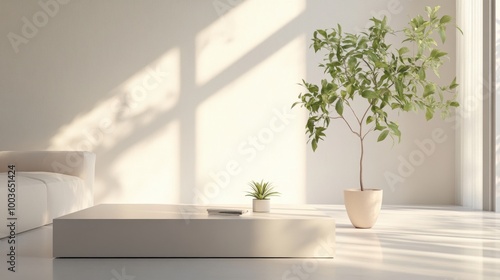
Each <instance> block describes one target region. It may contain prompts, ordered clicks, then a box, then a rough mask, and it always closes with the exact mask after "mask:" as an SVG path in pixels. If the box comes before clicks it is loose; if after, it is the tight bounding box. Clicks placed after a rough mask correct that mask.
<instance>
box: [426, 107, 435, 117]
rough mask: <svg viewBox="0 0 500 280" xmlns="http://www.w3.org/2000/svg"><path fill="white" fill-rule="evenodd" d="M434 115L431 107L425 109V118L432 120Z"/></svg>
mask: <svg viewBox="0 0 500 280" xmlns="http://www.w3.org/2000/svg"><path fill="white" fill-rule="evenodd" d="M433 117H434V112H432V110H431V109H429V108H427V109H426V110H425V119H426V120H430V119H432V118H433Z"/></svg>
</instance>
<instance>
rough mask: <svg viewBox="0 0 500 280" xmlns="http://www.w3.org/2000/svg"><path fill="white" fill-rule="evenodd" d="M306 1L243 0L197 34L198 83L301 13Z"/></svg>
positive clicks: (207, 78) (209, 78)
mask: <svg viewBox="0 0 500 280" xmlns="http://www.w3.org/2000/svg"><path fill="white" fill-rule="evenodd" d="M305 7H306V3H305V1H286V0H279V1H266V0H255V1H244V2H242V3H241V4H239V5H238V6H236V7H234V8H233V9H231V10H230V11H229V12H228V13H227V14H225V15H223V16H221V17H219V19H217V20H215V21H214V22H213V23H212V24H211V25H209V26H208V27H206V28H205V29H204V30H202V31H200V32H199V33H198V35H197V36H196V59H197V64H196V83H197V85H198V86H202V85H204V84H205V83H207V82H208V81H209V80H211V79H213V78H214V77H215V76H217V75H218V74H220V73H221V72H222V71H224V70H225V69H226V68H227V67H229V66H231V65H232V64H233V63H234V62H236V61H237V60H238V59H240V58H242V57H243V56H244V55H245V54H247V53H249V52H251V51H252V50H253V49H255V47H256V46H258V45H259V44H261V43H262V42H263V41H265V40H266V39H267V38H269V37H270V36H272V35H273V34H275V33H276V32H277V31H278V30H279V29H280V28H282V27H283V26H285V25H286V24H287V23H289V22H290V21H291V20H293V19H294V18H296V17H297V16H298V15H300V14H301V13H302V12H303V11H304V10H305Z"/></svg>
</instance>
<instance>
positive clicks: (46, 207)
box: [0, 172, 92, 238]
mask: <svg viewBox="0 0 500 280" xmlns="http://www.w3.org/2000/svg"><path fill="white" fill-rule="evenodd" d="M7 181H8V178H7V173H0V200H3V201H5V202H7ZM16 186H17V187H16V189H17V194H16V204H17V205H16V216H17V223H16V224H17V229H16V231H17V232H18V233H19V232H22V231H26V230H29V229H32V228H36V227H40V226H43V225H46V224H49V223H52V219H54V218H57V217H60V216H62V215H65V214H68V213H71V212H74V211H77V210H80V209H83V208H86V207H89V206H91V205H92V197H90V196H91V193H90V192H88V191H87V190H86V187H85V181H84V180H83V179H81V178H79V177H76V176H71V175H65V174H60V173H52V172H17V173H16ZM1 205H5V204H4V203H1ZM7 215H8V213H7V208H6V207H2V209H0V221H5V222H6V221H7ZM7 235H8V231H7V228H6V227H0V238H2V237H5V236H7Z"/></svg>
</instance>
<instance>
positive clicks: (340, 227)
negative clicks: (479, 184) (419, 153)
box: [0, 206, 500, 280]
mask: <svg viewBox="0 0 500 280" xmlns="http://www.w3.org/2000/svg"><path fill="white" fill-rule="evenodd" d="M318 207H319V208H321V209H323V210H324V211H325V212H327V213H329V214H331V215H332V216H333V217H335V219H336V220H337V240H336V258H335V259H333V260H314V259H53V258H52V249H51V246H52V227H51V226H46V227H42V228H39V229H35V230H32V231H30V232H26V233H23V234H20V235H19V236H18V237H17V241H18V245H19V250H18V252H17V254H18V260H17V272H16V273H11V272H8V271H7V264H6V262H5V261H4V260H5V259H6V256H5V255H6V253H7V242H6V239H2V240H0V255H1V256H2V258H1V259H2V261H1V262H0V279H2V280H3V279H22V280H25V279H26V280H28V279H34V280H44V279H57V280H62V279H64V280H70V279H71V280H72V279H74V280H80V279H82V280H83V279H102V280H110V279H111V280H133V279H135V280H143V279H183V280H185V279H204V280H205V279H217V280H222V279H259V280H261V279H288V280H302V279H313V280H314V279H342V280H347V279H384V280H385V279H398V280H399V279H402V280H406V279H471V280H481V279H483V280H484V279H500V214H498V213H491V212H480V211H468V210H466V209H463V208H460V207H407V206H406V207H403V206H385V207H384V209H383V211H382V213H381V216H380V218H379V221H378V223H377V225H376V227H374V228H373V229H369V230H358V229H354V228H352V227H351V226H350V223H349V221H348V219H347V216H346V214H345V212H344V210H343V207H342V206H318ZM283 234H286V232H284V233H283ZM144 238H147V232H145V233H144Z"/></svg>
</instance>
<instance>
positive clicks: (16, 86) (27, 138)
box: [0, 0, 455, 204]
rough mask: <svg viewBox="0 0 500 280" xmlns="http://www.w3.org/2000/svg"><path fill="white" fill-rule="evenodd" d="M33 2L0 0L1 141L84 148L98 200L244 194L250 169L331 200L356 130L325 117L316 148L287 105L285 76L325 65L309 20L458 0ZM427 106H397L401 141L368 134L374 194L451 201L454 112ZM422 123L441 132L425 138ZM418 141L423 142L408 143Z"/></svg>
mask: <svg viewBox="0 0 500 280" xmlns="http://www.w3.org/2000/svg"><path fill="white" fill-rule="evenodd" d="M66 2H68V3H66ZM40 3H51V5H49V6H48V8H45V10H47V11H49V12H47V11H45V10H44V8H42V5H41V4H39V3H37V2H36V1H1V2H0V21H1V24H0V34H1V36H2V37H1V38H2V39H1V40H0V56H1V64H0V77H1V82H0V94H1V99H0V100H1V101H0V128H1V132H0V135H1V137H0V149H2V150H33V149H43V150H45V149H50V150H62V149H70V150H78V149H88V150H92V151H94V152H95V153H97V157H98V163H97V174H96V175H97V177H96V187H95V200H96V203H111V202H122V203H125V202H137V203H139V202H151V203H153V202H156V203H174V202H182V203H192V202H198V203H245V202H249V201H250V199H249V198H245V197H244V190H245V189H246V188H247V187H246V184H247V182H248V181H249V180H260V179H265V180H271V181H273V182H274V183H275V185H276V186H277V187H278V190H279V191H281V192H282V193H283V195H282V196H281V197H280V198H277V199H276V201H278V202H281V203H305V202H307V203H342V201H343V199H342V190H343V189H344V188H350V187H357V172H358V170H357V162H356V161H357V157H358V153H359V150H358V144H357V143H356V142H355V140H356V139H355V138H354V137H353V136H352V135H351V134H349V133H348V131H347V130H346V128H345V127H344V126H342V125H341V124H340V123H338V124H334V125H332V127H331V129H330V130H329V131H328V138H327V140H326V141H324V142H323V143H320V146H319V149H318V151H317V152H316V153H313V152H312V151H311V149H310V147H309V146H308V145H307V144H306V138H305V135H304V124H305V119H306V113H305V111H304V110H301V109H293V110H290V105H291V104H292V103H293V102H294V101H296V97H297V95H298V94H299V92H300V91H301V88H300V87H299V86H298V85H297V83H298V82H300V80H301V79H302V78H306V79H307V80H310V81H319V80H320V79H321V77H322V73H321V71H320V70H318V69H317V64H318V63H319V62H320V61H321V57H319V56H315V55H314V53H313V51H312V50H311V49H309V48H308V46H309V45H310V37H311V34H312V32H313V31H314V30H315V29H317V28H327V27H331V26H334V25H335V24H336V23H337V22H338V23H341V24H342V25H343V26H344V29H345V30H346V31H359V30H360V29H361V28H363V27H365V26H366V25H367V23H368V20H367V19H368V18H369V17H371V16H373V15H375V16H377V15H387V16H388V17H389V19H390V22H391V24H394V26H397V27H401V26H402V25H403V24H404V23H405V22H406V21H407V20H408V19H409V18H410V17H412V16H414V15H416V14H417V13H423V11H424V6H426V5H435V4H436V3H438V4H440V5H441V6H442V11H443V13H446V14H450V15H453V16H454V15H455V4H454V1H411V0H408V1H403V0H399V1H398V0H377V1H363V0H356V1H342V0H336V1H330V0H322V1H305V0H293V1H291V0H288V1H287V0H279V1H265V0H247V1H234V0H231V1H230V0H217V1H181V0H178V1H173V0H170V1H159V0H158V1H140V2H139V1H131V0H120V1H119V0H113V1H76V0H74V1H67V0H66V1H63V0H60V2H55V0H49V1H48V0H41V1H40ZM56 3H57V4H56ZM62 3H66V4H62ZM47 13H50V15H48V16H47ZM26 22H29V23H26ZM31 24H38V25H39V27H36V25H33V26H31ZM30 27H31V28H30ZM33 27H34V28H33ZM35 28H36V29H35ZM23 32H24V35H23ZM9 34H10V35H9ZM13 34H17V35H18V36H23V38H22V39H20V38H19V37H17V38H15V39H16V40H17V41H16V43H14V44H13V43H12V42H11V40H14V39H12V38H14V37H13V36H15V35H13ZM9 36H10V37H9ZM448 36H449V38H448V41H447V44H446V50H447V51H448V52H449V53H450V58H451V59H450V62H449V63H447V64H446V65H445V66H444V67H445V68H444V71H443V75H442V79H443V80H444V81H446V82H449V81H451V80H452V78H453V76H454V73H455V50H454V46H455V32H454V31H453V30H449V31H448ZM28 37H29V38H28ZM424 119H425V118H424V116H423V114H418V115H417V114H412V113H411V114H407V115H401V116H400V117H398V120H399V123H400V125H401V130H402V133H403V139H402V141H401V143H400V144H395V145H394V146H393V145H392V143H391V142H390V141H387V142H385V143H379V144H377V143H375V141H374V140H375V137H376V136H375V135H372V137H371V138H370V139H369V143H368V144H367V151H366V167H365V168H366V170H367V172H366V176H365V184H366V185H368V186H372V187H377V188H383V189H384V190H385V203H386V204H452V203H453V202H454V149H455V142H454V130H453V128H452V125H453V123H451V122H447V123H445V122H443V121H441V120H433V121H431V122H426V121H425V120H424ZM433 133H434V134H435V136H436V135H438V134H439V135H438V136H439V137H435V138H436V139H438V140H439V142H440V143H437V142H435V141H434V140H432V141H433V142H432V144H429V143H430V142H429V141H431V140H429V139H432V135H433ZM441 140H442V141H441ZM419 141H420V142H422V141H423V142H426V143H428V144H429V145H434V146H435V150H433V151H431V152H429V153H428V155H426V154H424V153H423V152H421V151H420V152H419V147H418V145H417V144H416V143H417V142H419ZM419 155H424V156H423V157H422V158H419ZM405 161H410V162H413V163H414V164H412V166H411V167H410V169H408V166H406V168H407V169H405V168H403V167H401V164H402V162H405ZM398 169H399V171H398ZM389 173H390V174H392V176H398V178H399V179H400V181H399V182H396V183H394V182H392V183H391V182H388V181H387V180H386V176H387V174H389Z"/></svg>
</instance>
